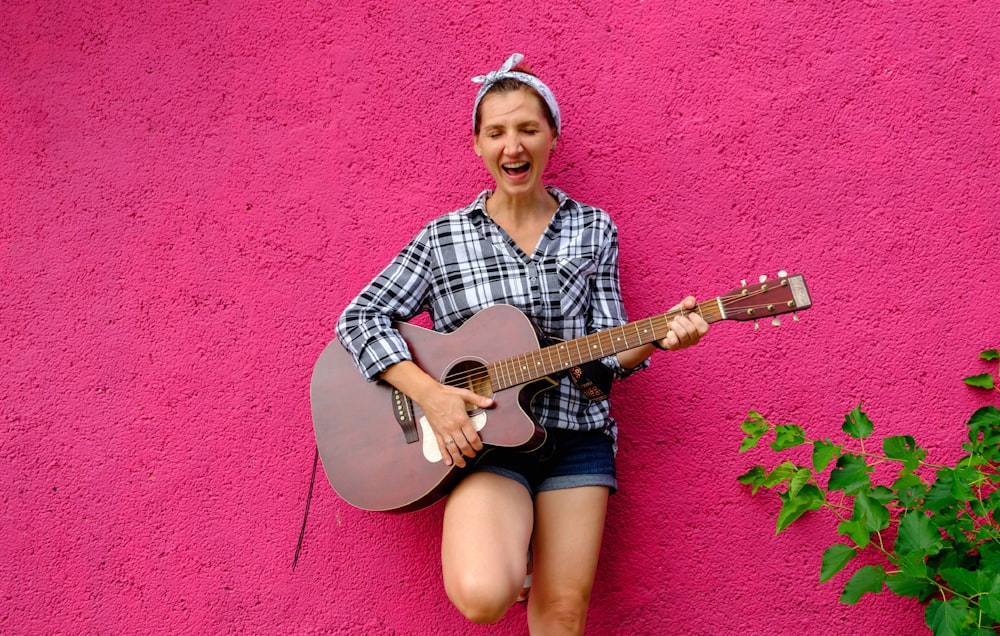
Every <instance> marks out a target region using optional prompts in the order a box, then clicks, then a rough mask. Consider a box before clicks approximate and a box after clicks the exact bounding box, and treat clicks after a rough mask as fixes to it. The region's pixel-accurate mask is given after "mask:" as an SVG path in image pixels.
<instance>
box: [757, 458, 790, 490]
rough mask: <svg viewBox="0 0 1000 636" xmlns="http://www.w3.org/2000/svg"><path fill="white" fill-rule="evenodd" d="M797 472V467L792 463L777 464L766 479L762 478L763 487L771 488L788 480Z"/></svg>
mask: <svg viewBox="0 0 1000 636" xmlns="http://www.w3.org/2000/svg"><path fill="white" fill-rule="evenodd" d="M798 471H799V467H798V466H796V465H795V464H793V463H792V462H783V463H781V464H778V465H777V466H775V467H774V469H773V470H771V472H769V473H768V474H767V477H765V478H764V483H763V486H764V487H765V488H773V487H775V486H777V485H778V484H781V483H783V482H785V481H787V480H788V479H790V478H791V477H792V475H794V474H795V473H797V472H798Z"/></svg>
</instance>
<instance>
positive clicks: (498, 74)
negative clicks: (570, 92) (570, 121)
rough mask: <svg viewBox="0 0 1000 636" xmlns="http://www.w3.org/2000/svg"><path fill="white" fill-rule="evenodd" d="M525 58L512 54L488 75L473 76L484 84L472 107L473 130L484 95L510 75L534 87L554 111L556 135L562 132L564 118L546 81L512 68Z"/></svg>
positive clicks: (518, 54)
mask: <svg viewBox="0 0 1000 636" xmlns="http://www.w3.org/2000/svg"><path fill="white" fill-rule="evenodd" d="M523 59H524V56H523V55H521V54H520V53H515V54H513V55H511V56H510V57H509V58H507V61H506V62H504V64H503V66H501V67H500V68H499V69H498V70H496V71H493V72H491V73H487V74H486V75H477V76H476V77H473V78H472V81H473V82H475V83H476V84H482V87H481V88H480V89H479V94H478V95H476V103H475V105H474V106H473V107H472V129H473V130H475V129H476V113H478V112H479V102H481V101H483V97H484V96H485V95H486V93H487V91H489V90H490V88H491V87H492V86H493V85H494V84H496V83H497V82H499V81H500V80H502V79H506V78H508V77H509V78H512V79H516V80H517V81H519V82H521V83H522V84H526V85H527V86H530V87H531V88H532V89H534V91H535V92H536V93H538V96H539V97H541V98H542V101H544V102H545V105H546V106H548V107H549V112H551V113H552V119H553V120H555V122H556V135H559V134H560V133H561V129H562V120H561V119H560V117H559V104H557V103H556V96H555V95H553V94H552V91H551V90H549V87H548V86H546V85H545V83H544V82H542V80H540V79H538V78H537V77H535V76H534V75H528V74H527V73H521V72H519V71H512V70H511V69H512V68H514V67H515V66H517V65H518V64H520V62H521V60H523Z"/></svg>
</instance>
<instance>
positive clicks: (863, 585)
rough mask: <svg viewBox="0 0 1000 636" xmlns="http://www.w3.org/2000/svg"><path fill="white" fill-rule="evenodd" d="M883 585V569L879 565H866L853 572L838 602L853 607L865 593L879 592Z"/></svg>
mask: <svg viewBox="0 0 1000 636" xmlns="http://www.w3.org/2000/svg"><path fill="white" fill-rule="evenodd" d="M884 583H885V569H884V568H883V567H882V566H881V565H866V566H864V567H863V568H861V569H860V570H858V571H857V572H855V573H854V576H852V577H851V580H850V581H848V582H847V585H845V586H844V593H843V595H841V597H840V602H841V603H844V604H845V605H854V604H855V603H857V602H858V600H859V599H860V598H861V596H862V595H863V594H865V592H871V593H872V594H878V593H879V592H881V591H882V585H883V584H884Z"/></svg>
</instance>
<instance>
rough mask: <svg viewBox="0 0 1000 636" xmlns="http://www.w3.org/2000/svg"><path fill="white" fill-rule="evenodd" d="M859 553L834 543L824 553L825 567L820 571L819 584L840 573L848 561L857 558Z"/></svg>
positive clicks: (847, 546) (846, 546)
mask: <svg viewBox="0 0 1000 636" xmlns="http://www.w3.org/2000/svg"><path fill="white" fill-rule="evenodd" d="M857 554H858V551H857V550H855V549H854V548H852V547H851V546H849V545H844V544H843V543H834V544H833V545H831V546H830V547H829V548H827V549H826V551H825V552H823V565H822V566H821V567H820V570H819V582H820V583H825V582H826V581H829V580H830V579H831V578H832V577H833V575H834V574H836V573H837V572H840V571H841V570H843V569H844V566H845V565H847V563H848V561H850V560H851V559H853V558H854V557H855V556H857Z"/></svg>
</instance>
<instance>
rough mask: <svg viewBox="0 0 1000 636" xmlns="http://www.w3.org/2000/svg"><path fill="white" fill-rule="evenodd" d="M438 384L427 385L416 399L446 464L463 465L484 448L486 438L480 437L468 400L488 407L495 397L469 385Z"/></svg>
mask: <svg viewBox="0 0 1000 636" xmlns="http://www.w3.org/2000/svg"><path fill="white" fill-rule="evenodd" d="M435 385H436V386H428V387H427V388H426V389H425V392H424V393H423V394H421V395H416V396H414V398H413V400H414V402H416V403H417V404H419V405H420V408H421V409H423V411H424V415H425V416H426V417H427V422H428V423H429V424H430V427H431V430H433V431H434V435H435V436H436V437H437V442H438V447H439V448H440V449H441V457H442V458H443V460H444V464H445V466H450V465H452V464H453V463H454V464H455V465H456V466H458V467H460V468H463V467H465V458H466V457H468V458H470V459H471V458H472V457H475V456H476V453H477V452H479V451H481V450H483V442H482V440H481V439H480V438H479V433H478V432H477V431H476V428H475V426H473V424H472V420H470V419H469V411H468V410H467V409H466V404H471V405H473V406H475V407H479V408H488V407H490V406H492V405H493V400H491V399H490V398H488V397H484V396H482V395H479V394H477V393H474V392H472V391H469V390H468V389H460V388H458V387H453V386H447V385H444V384H441V383H439V382H435Z"/></svg>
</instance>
